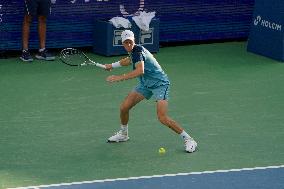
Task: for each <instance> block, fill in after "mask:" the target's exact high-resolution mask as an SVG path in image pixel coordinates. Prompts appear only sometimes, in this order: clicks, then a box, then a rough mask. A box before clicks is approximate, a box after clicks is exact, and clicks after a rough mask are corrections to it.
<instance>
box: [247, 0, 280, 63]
mask: <svg viewBox="0 0 284 189" xmlns="http://www.w3.org/2000/svg"><path fill="white" fill-rule="evenodd" d="M247 50H248V51H249V52H253V53H257V54H260V55H263V56H267V57H270V58H273V59H276V60H280V61H284V1H283V0H270V1H266V0H256V2H255V9H254V13H253V20H252V24H251V31H250V34H249V39H248V47H247Z"/></svg>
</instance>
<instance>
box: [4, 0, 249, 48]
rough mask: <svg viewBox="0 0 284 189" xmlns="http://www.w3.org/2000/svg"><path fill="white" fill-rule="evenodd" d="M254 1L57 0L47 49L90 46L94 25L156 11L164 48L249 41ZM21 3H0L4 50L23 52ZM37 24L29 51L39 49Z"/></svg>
mask: <svg viewBox="0 0 284 189" xmlns="http://www.w3.org/2000/svg"><path fill="white" fill-rule="evenodd" d="M253 4H254V0H201V1H196V0H175V1H174V0H155V1H153V0H57V2H56V3H55V4H53V5H52V11H51V15H50V17H49V19H48V33H47V39H48V40H47V47H48V48H62V47H70V46H72V47H81V46H92V43H93V42H92V36H93V32H96V31H93V24H94V20H95V19H106V20H107V19H110V18H112V17H114V16H127V17H130V18H131V16H132V15H133V14H134V13H135V12H137V11H138V10H143V11H148V12H150V11H156V17H158V18H159V20H160V31H159V34H160V42H176V41H203V40H212V39H214V40H218V39H234V38H247V37H248V33H249V28H250V23H251V20H252V12H253ZM23 7H24V1H23V0H0V50H1V49H2V50H3V49H8V50H15V49H21V26H22V20H23V13H24V8H23ZM36 30H37V29H36V21H34V23H33V25H32V30H31V38H30V48H37V47H38V38H37V31H36Z"/></svg>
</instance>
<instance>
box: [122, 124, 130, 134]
mask: <svg viewBox="0 0 284 189" xmlns="http://www.w3.org/2000/svg"><path fill="white" fill-rule="evenodd" d="M120 128H121V131H122V133H123V134H127V133H128V124H126V125H121V126H120Z"/></svg>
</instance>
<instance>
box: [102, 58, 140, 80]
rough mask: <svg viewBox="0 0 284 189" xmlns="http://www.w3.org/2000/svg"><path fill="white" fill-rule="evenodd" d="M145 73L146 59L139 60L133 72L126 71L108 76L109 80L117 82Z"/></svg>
mask: <svg viewBox="0 0 284 189" xmlns="http://www.w3.org/2000/svg"><path fill="white" fill-rule="evenodd" d="M143 74H144V61H139V62H137V63H136V65H135V69H134V70H133V71H131V72H128V73H125V74H123V75H111V76H108V77H107V79H106V80H107V81H108V82H111V83H112V82H117V81H123V80H128V79H133V78H136V77H139V76H140V75H143Z"/></svg>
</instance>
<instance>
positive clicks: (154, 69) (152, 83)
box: [129, 45, 170, 88]
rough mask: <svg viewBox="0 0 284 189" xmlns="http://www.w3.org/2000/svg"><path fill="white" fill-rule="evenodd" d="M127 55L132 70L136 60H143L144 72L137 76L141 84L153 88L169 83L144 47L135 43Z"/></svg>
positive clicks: (165, 75)
mask: <svg viewBox="0 0 284 189" xmlns="http://www.w3.org/2000/svg"><path fill="white" fill-rule="evenodd" d="M129 56H130V59H131V61H132V68H133V70H134V69H135V67H136V64H137V63H138V62H140V61H144V74H143V75H141V76H139V77H138V80H139V82H140V84H141V85H143V86H145V87H147V88H155V87H159V86H162V85H169V84H170V81H169V78H168V76H167V74H166V73H165V72H164V70H163V69H162V68H161V66H160V64H159V63H158V62H157V60H156V59H155V57H154V56H153V55H152V54H151V53H150V52H149V51H148V50H147V49H146V48H144V47H143V46H141V45H135V46H134V48H133V50H132V51H131V53H129Z"/></svg>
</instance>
